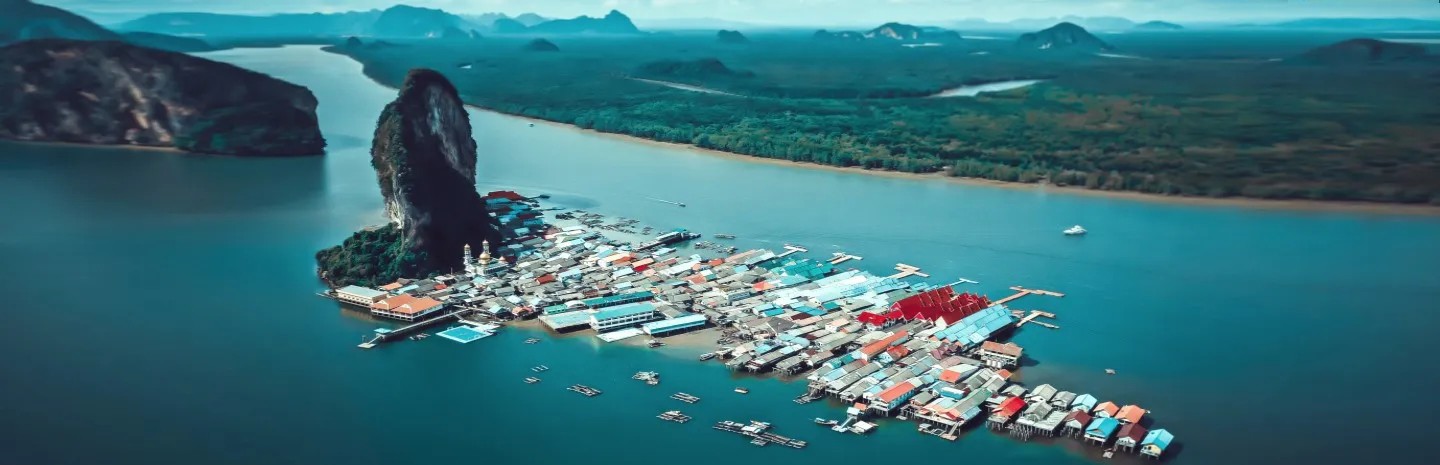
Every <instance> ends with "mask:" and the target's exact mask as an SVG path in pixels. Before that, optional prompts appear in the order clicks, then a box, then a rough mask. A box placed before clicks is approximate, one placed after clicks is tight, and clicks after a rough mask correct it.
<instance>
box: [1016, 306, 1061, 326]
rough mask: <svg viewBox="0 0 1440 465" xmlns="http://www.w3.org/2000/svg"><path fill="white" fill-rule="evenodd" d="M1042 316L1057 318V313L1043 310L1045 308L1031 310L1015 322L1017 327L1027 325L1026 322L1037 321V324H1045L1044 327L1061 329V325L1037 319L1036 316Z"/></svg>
mask: <svg viewBox="0 0 1440 465" xmlns="http://www.w3.org/2000/svg"><path fill="white" fill-rule="evenodd" d="M1040 317H1045V318H1052V319H1053V318H1055V314H1054V313H1050V312H1047V311H1043V310H1031V311H1030V313H1029V314H1028V315H1025V317H1024V318H1021V319H1020V321H1019V322H1017V323H1015V327H1016V328H1019V327H1021V326H1025V323H1035V324H1037V325H1040V326H1044V327H1046V328H1050V329H1060V326H1058V325H1055V324H1052V323H1046V322H1043V321H1035V319H1036V318H1040Z"/></svg>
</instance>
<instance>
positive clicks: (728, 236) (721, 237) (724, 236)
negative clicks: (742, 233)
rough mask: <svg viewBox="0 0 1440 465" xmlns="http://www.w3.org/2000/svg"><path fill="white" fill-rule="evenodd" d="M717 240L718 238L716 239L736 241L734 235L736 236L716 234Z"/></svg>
mask: <svg viewBox="0 0 1440 465" xmlns="http://www.w3.org/2000/svg"><path fill="white" fill-rule="evenodd" d="M715 238H716V239H734V238H735V235H734V234H716V235H715Z"/></svg>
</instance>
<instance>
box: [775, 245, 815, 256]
mask: <svg viewBox="0 0 1440 465" xmlns="http://www.w3.org/2000/svg"><path fill="white" fill-rule="evenodd" d="M809 251H810V249H807V248H804V247H801V246H798V245H794V244H785V251H784V252H782V253H780V255H776V256H775V258H785V257H789V256H791V255H795V254H797V253H804V252H809Z"/></svg>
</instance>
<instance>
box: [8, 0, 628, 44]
mask: <svg viewBox="0 0 1440 465" xmlns="http://www.w3.org/2000/svg"><path fill="white" fill-rule="evenodd" d="M0 1H13V0H0ZM118 29H120V30H124V31H137V32H153V33H160V34H170V35H181V36H196V37H313V36H328V37H340V36H370V37H392V38H474V37H476V36H478V35H480V34H481V33H494V34H557V35H558V34H581V33H600V34H635V33H639V32H640V31H639V29H638V28H636V27H635V25H634V24H633V23H631V22H630V18H629V17H626V16H625V15H624V14H623V13H620V12H619V11H611V12H610V13H609V14H607V15H605V16H604V17H602V18H591V17H588V16H581V17H577V18H572V19H547V18H545V17H542V16H540V15H537V14H534V13H525V14H521V15H518V16H515V17H513V18H512V17H510V16H507V15H504V14H499V13H487V14H482V15H463V16H462V15H457V14H454V13H450V12H447V11H444V10H439V9H433V8H421V7H414V6H409V5H396V6H392V7H390V8H386V9H384V10H370V11H349V12H344V13H311V14H277V15H270V16H248V15H232V14H213V13H159V14H153V15H147V16H144V17H141V18H138V19H135V20H131V21H126V22H124V23H121V24H120V25H118Z"/></svg>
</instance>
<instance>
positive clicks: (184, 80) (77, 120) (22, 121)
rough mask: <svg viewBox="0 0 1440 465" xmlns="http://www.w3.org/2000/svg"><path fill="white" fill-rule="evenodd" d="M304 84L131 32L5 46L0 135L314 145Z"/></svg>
mask: <svg viewBox="0 0 1440 465" xmlns="http://www.w3.org/2000/svg"><path fill="white" fill-rule="evenodd" d="M315 107H316V100H315V96H314V95H312V94H311V93H310V91H309V90H308V89H306V88H304V87H301V86H297V85H294V84H290V83H288V82H285V81H281V80H279V79H275V78H272V77H269V76H266V75H263V74H260V73H256V72H253V71H248V70H245V69H243V68H239V67H236V66H232V65H229V64H224V63H218V62H214V61H210V60H206V59H203V58H197V57H193V56H190V55H185V54H182V53H175V52H168V51H164V50H156V49H150V48H144V47H138V46H135V45H130V44H126V43H123V42H114V41H76V40H62V39H35V40H27V41H23V42H17V43H14V44H10V45H7V46H4V47H0V138H6V139H16V140H24V141H37V142H73V143H85V144H122V145H139V146H152V147H174V148H178V149H181V150H185V151H190V152H201V153H214V154H226V155H265V156H290V155H315V154H320V153H323V152H324V149H325V139H324V137H323V136H321V134H320V128H319V124H318V122H317V119H316V116H315Z"/></svg>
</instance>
